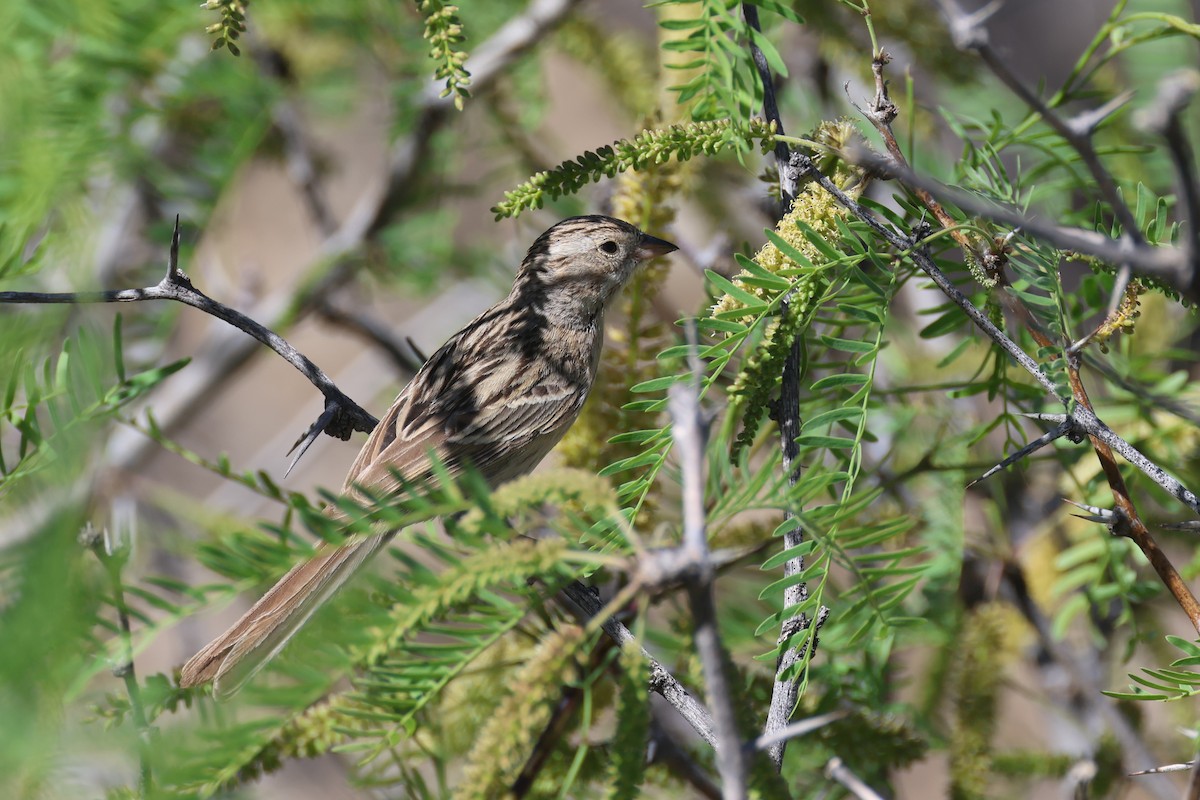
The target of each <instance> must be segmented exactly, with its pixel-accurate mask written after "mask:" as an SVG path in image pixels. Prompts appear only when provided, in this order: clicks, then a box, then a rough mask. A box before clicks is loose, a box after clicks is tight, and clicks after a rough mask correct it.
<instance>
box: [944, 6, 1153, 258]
mask: <svg viewBox="0 0 1200 800" xmlns="http://www.w3.org/2000/svg"><path fill="white" fill-rule="evenodd" d="M938 5H939V6H941V8H942V14H943V15H944V16H945V17H946V21H947V24H948V25H949V27H950V30H951V31H952V32H953V33H954V44H955V45H956V46H957V47H958V48H959V49H960V50H973V51H975V53H977V54H978V55H979V57H980V58H981V59H982V60H983V62H984V64H986V65H987V67H988V69H990V70H991V71H992V74H993V75H995V76H996V77H997V78H999V79H1000V81H1001V82H1002V83H1003V84H1004V85H1005V86H1007V87H1008V88H1009V89H1010V90H1011V91H1012V93H1013V94H1015V95H1016V96H1017V97H1019V98H1020V99H1021V101H1022V102H1024V103H1025V104H1026V105H1027V106H1029V107H1030V108H1031V109H1033V111H1034V112H1036V113H1037V114H1038V116H1040V117H1041V118H1042V119H1043V120H1044V121H1045V122H1046V124H1047V125H1049V126H1050V127H1051V128H1053V129H1054V130H1055V131H1056V132H1057V133H1058V135H1059V136H1062V137H1063V139H1065V140H1066V141H1067V143H1068V144H1070V145H1071V147H1072V148H1074V149H1075V152H1076V153H1078V154H1079V157H1080V158H1081V159H1082V160H1083V163H1084V164H1085V165H1086V166H1087V168H1088V171H1089V172H1090V173H1091V174H1092V178H1093V180H1095V181H1096V186H1097V188H1098V189H1099V190H1100V194H1101V195H1102V196H1103V197H1104V199H1105V201H1106V202H1107V203H1108V204H1109V206H1110V207H1111V208H1112V210H1113V213H1114V214H1115V215H1116V217H1117V222H1119V223H1120V224H1121V227H1122V228H1123V229H1124V232H1125V235H1126V236H1128V237H1129V238H1130V240H1132V241H1133V243H1134V244H1142V243H1143V239H1142V235H1141V232H1140V231H1138V226H1137V220H1136V219H1135V218H1134V216H1133V212H1132V211H1130V209H1129V206H1128V205H1127V204H1126V203H1125V200H1124V198H1122V197H1121V192H1120V190H1119V189H1118V188H1117V184H1116V181H1114V180H1113V177H1112V175H1111V174H1109V172H1108V170H1107V169H1105V168H1104V164H1103V163H1101V161H1100V156H1099V154H1098V153H1097V152H1096V148H1095V147H1094V146H1093V145H1092V133H1093V132H1094V130H1095V126H1096V125H1097V124H1098V123H1099V121H1101V120H1102V119H1103V118H1104V117H1105V116H1107V115H1108V114H1109V113H1111V112H1112V111H1113V110H1115V108H1116V107H1119V105H1121V104H1123V102H1124V100H1122V99H1121V98H1118V100H1120V101H1121V102H1120V103H1118V104H1117V105H1116V106H1113V104H1112V103H1108V104H1105V106H1104V107H1103V110H1104V114H1103V115H1102V116H1101V115H1098V114H1088V115H1086V116H1085V117H1083V118H1082V119H1081V120H1080V122H1078V123H1076V124H1071V122H1070V121H1068V120H1066V119H1064V118H1063V117H1061V116H1059V114H1058V113H1057V112H1055V110H1054V109H1052V108H1050V106H1048V105H1047V104H1046V102H1045V101H1044V100H1042V98H1041V97H1039V96H1038V95H1037V93H1035V92H1034V91H1033V90H1031V89H1030V88H1029V87H1028V86H1026V85H1025V84H1024V83H1022V82H1021V80H1020V79H1019V78H1018V77H1017V76H1016V74H1015V73H1014V72H1013V71H1012V70H1011V69H1009V67H1008V64H1007V63H1005V61H1004V59H1002V58H1000V55H999V54H998V53H997V52H996V51H995V50H994V49H993V48H992V46H991V44H990V43H989V42H988V37H987V31H986V30H985V29H984V27H983V23H984V22H985V20H986V17H981V16H979V14H967V13H966V12H965V11H963V10H962V8H961V7H960V6H959V5H958V2H957V0H938ZM1114 263H1120V262H1114Z"/></svg>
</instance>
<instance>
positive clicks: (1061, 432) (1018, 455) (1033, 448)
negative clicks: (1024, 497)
mask: <svg viewBox="0 0 1200 800" xmlns="http://www.w3.org/2000/svg"><path fill="white" fill-rule="evenodd" d="M1070 432H1071V423H1070V422H1068V421H1067V420H1065V419H1064V420H1063V421H1062V422H1060V423H1059V425H1058V427H1057V428H1055V429H1054V430H1052V431H1048V432H1047V433H1045V434H1043V435H1041V436H1039V437H1038V438H1036V439H1034V440H1033V441H1032V442H1030V443H1029V444H1027V445H1025V446H1024V447H1022V448H1021V449H1020V450H1018V451H1017V452H1015V453H1013V454H1012V455H1010V456H1007V457H1005V459H1004V460H1003V461H1001V462H1000V463H999V464H997V465H996V466H994V467H992V468H991V469H989V470H988V471H987V472H985V473H983V474H982V475H980V476H979V477H978V478H976V479H975V480H973V481H971V482H970V483H968V484H967V488H968V489H970V488H971V487H972V486H974V485H975V484H977V483H979V482H980V481H985V480H987V479H988V478H990V477H992V476H993V475H995V474H996V473H997V472H999V471H1000V470H1002V469H1004V468H1005V467H1007V466H1009V465H1010V464H1015V463H1017V462H1018V461H1020V460H1021V459H1023V458H1024V457H1025V456H1027V455H1029V454H1030V453H1036V452H1037V451H1038V450H1041V449H1042V448H1043V447H1045V446H1046V445H1048V444H1050V443H1051V442H1053V441H1054V440H1056V439H1058V438H1060V437H1062V436H1066V435H1067V434H1068V433H1070ZM1080 441H1083V439H1082V438H1080Z"/></svg>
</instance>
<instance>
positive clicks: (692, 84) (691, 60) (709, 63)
mask: <svg viewBox="0 0 1200 800" xmlns="http://www.w3.org/2000/svg"><path fill="white" fill-rule="evenodd" d="M753 4H754V5H756V6H759V7H761V8H763V9H765V10H768V11H770V12H773V14H774V15H776V16H778V17H780V18H782V19H786V20H790V21H792V22H796V23H799V22H800V21H801V20H800V17H799V16H798V15H797V14H796V12H795V11H794V10H793V9H792V8H791V7H789V6H786V5H784V4H783V3H778V2H775V1H774V0H755V1H754V2H753ZM658 6H659V21H658V24H659V26H660V27H662V28H663V29H664V31H666V32H667V33H668V34H671V35H672V38H668V39H667V40H666V41H665V42H664V44H663V49H664V50H665V51H666V52H667V53H668V54H671V55H672V56H673V58H670V59H669V60H668V61H667V62H666V67H667V68H668V69H671V70H675V71H677V72H679V73H681V74H682V75H683V77H684V81H683V83H679V84H676V85H674V86H671V87H670V88H671V91H672V92H674V93H675V96H676V100H677V102H678V103H679V104H680V105H681V106H684V107H685V108H687V109H688V112H689V114H690V116H691V118H692V119H693V120H696V121H701V120H715V119H724V118H729V119H733V120H737V121H739V122H741V121H745V120H748V119H749V118H750V116H751V115H752V113H753V109H757V108H760V107H761V105H762V103H761V98H762V87H761V86H760V85H759V83H758V72H757V70H756V69H755V68H754V66H753V64H752V63H751V60H750V51H749V48H747V47H746V44H745V43H746V41H747V40H752V41H753V42H754V43H755V44H756V45H758V47H759V49H760V50H761V52H762V53H763V55H764V56H765V57H766V59H767V62H768V63H769V64H770V65H771V68H772V69H773V70H774V71H775V72H776V73H777V74H779V75H781V76H786V75H787V67H786V66H785V65H784V63H783V59H782V58H781V57H780V55H779V52H778V51H777V50H776V49H775V46H774V45H773V44H772V43H771V41H770V39H769V38H768V37H767V36H765V35H763V34H762V33H760V32H758V31H756V30H754V29H753V28H751V27H750V26H748V25H747V24H746V22H745V19H744V18H743V17H742V14H741V9H740V6H741V4H740V3H738V2H734V0H683V1H682V2H680V1H679V0H667V2H662V3H659V4H658Z"/></svg>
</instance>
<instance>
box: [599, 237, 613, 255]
mask: <svg viewBox="0 0 1200 800" xmlns="http://www.w3.org/2000/svg"><path fill="white" fill-rule="evenodd" d="M600 249H601V250H603V251H604V252H606V253H608V254H609V255H610V256H611V255H612V254H613V253H615V252H617V243H616V242H614V241H613V240H612V239H609V240H608V241H607V242H605V243H604V244H602V245H600Z"/></svg>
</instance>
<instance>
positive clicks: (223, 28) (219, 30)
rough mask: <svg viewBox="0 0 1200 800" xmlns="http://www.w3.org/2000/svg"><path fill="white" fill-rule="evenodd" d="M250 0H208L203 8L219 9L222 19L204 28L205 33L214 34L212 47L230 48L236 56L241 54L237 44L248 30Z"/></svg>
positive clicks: (208, 9) (209, 9) (215, 48)
mask: <svg viewBox="0 0 1200 800" xmlns="http://www.w3.org/2000/svg"><path fill="white" fill-rule="evenodd" d="M248 5H250V0H206V2H205V3H204V5H203V8H204V9H205V10H206V11H217V12H219V13H220V14H221V19H220V20H219V21H217V22H214V23H213V24H212V25H209V26H208V27H207V28H205V29H204V32H205V33H208V34H211V35H212V36H213V42H212V49H213V50H220V49H221V48H222V47H225V48H228V50H229V52H230V53H233V54H234V55H235V56H238V55H241V54H242V51H241V49H240V48H239V47H238V46H237V44H235V42H236V41H237V40H238V37H240V36H241V35H242V34H243V33H245V32H246V7H247V6H248Z"/></svg>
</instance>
